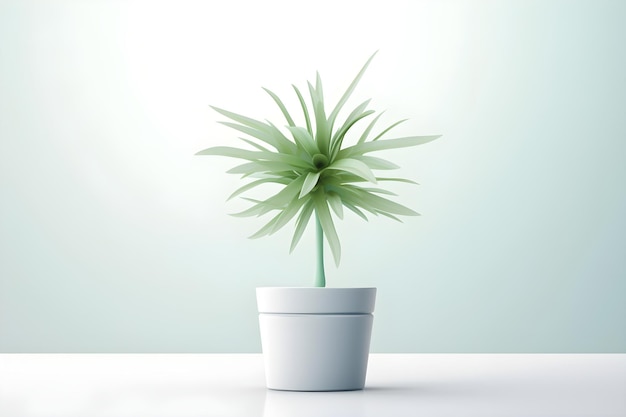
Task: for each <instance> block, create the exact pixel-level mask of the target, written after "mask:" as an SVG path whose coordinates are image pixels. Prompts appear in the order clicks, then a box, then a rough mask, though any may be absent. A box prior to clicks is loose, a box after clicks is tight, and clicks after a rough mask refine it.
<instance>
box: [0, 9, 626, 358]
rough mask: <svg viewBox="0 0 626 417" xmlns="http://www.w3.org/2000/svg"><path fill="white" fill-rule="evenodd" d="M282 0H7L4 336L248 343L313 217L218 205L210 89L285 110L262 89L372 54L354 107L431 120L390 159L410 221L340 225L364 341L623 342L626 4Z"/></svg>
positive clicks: (421, 122)
mask: <svg viewBox="0 0 626 417" xmlns="http://www.w3.org/2000/svg"><path fill="white" fill-rule="evenodd" d="M297 4H298V3H297V2H292V1H287V0H285V1H279V0H269V1H258V2H257V1H252V0H250V1H231V2H208V1H207V2H192V1H170V2H152V1H129V2H123V1H110V2H105V1H78V0H76V1H70V0H68V1H40V2H30V1H17V0H16V1H4V2H0V140H1V148H0V199H1V200H0V203H1V204H0V351H2V352H256V351H259V350H260V343H259V340H258V328H257V321H256V320H257V317H256V306H255V298H254V288H255V287H257V286H268V285H286V286H301V285H310V284H311V283H312V277H313V265H314V259H313V245H312V243H313V242H312V241H313V234H312V233H307V234H306V235H305V237H304V241H303V243H302V245H301V246H300V247H299V248H298V249H297V250H296V252H295V253H294V254H293V255H291V256H289V255H288V245H289V239H290V233H291V230H285V231H284V232H283V233H279V234H277V235H276V236H273V237H271V238H267V239H265V240H255V241H250V240H247V239H246V236H248V235H249V234H251V233H252V232H254V231H255V230H256V229H257V228H258V227H260V226H261V225H262V222H261V221H260V220H256V219H244V220H241V219H234V218H232V217H229V216H227V214H226V213H228V212H233V211H235V210H237V209H238V208H240V207H242V204H241V203H239V202H234V203H228V204H226V203H225V202H224V200H225V198H226V196H227V195H228V194H229V193H230V192H231V191H232V190H233V189H234V187H236V186H237V185H238V184H239V183H238V182H237V180H236V178H232V177H230V176H227V175H226V174H224V171H225V170H226V169H227V168H229V167H230V166H232V165H233V163H234V161H231V160H226V159H219V158H211V157H194V156H193V154H194V153H195V152H196V151H198V150H200V149H204V148H206V147H209V146H212V145H217V144H221V145H223V144H229V143H231V141H235V137H236V134H235V132H233V131H229V130H228V129H226V128H225V127H223V126H220V125H218V124H217V123H216V122H217V121H218V120H220V117H218V115H217V114H215V113H213V112H211V111H210V109H209V107H208V105H209V104H213V105H218V106H221V107H225V108H228V109H231V110H234V111H238V112H241V113H244V114H249V115H251V116H254V117H257V118H261V119H263V118H270V119H272V120H277V121H279V120H280V119H279V117H278V116H279V114H278V112H277V110H276V109H275V108H274V107H273V105H272V103H271V100H270V99H269V97H268V96H266V95H265V93H264V92H263V91H262V90H261V88H260V87H261V86H265V87H268V88H270V89H273V90H274V91H276V92H277V93H278V94H279V95H286V96H287V97H289V99H288V100H287V101H288V105H290V106H293V105H297V102H296V101H295V97H294V96H293V95H292V92H291V87H290V84H291V83H296V84H298V85H299V86H301V87H304V86H305V84H304V83H305V81H306V80H307V79H312V78H313V77H314V74H315V70H320V72H321V74H322V77H323V79H324V82H325V86H326V90H327V91H326V96H327V98H328V99H329V101H331V102H335V101H336V100H337V99H338V97H339V96H340V94H341V91H342V90H343V89H344V88H345V87H346V86H347V84H348V83H349V82H350V80H351V78H352V77H353V76H354V74H355V73H356V71H358V69H359V68H360V66H361V65H362V63H363V62H364V61H365V60H366V59H367V57H368V56H369V55H370V54H371V53H372V52H374V51H375V50H380V52H379V54H378V56H377V57H376V59H375V60H374V62H373V64H372V66H371V68H370V70H369V71H368V73H367V74H366V76H365V78H364V79H363V82H362V84H361V86H360V89H359V90H358V91H357V94H356V95H355V98H354V100H353V101H352V103H353V104H355V105H356V104H358V103H359V102H360V100H361V99H365V98H368V97H373V98H374V100H373V102H372V106H373V108H376V109H380V110H383V109H387V113H386V116H383V119H384V120H385V121H386V122H388V123H389V122H391V121H394V120H396V119H400V118H405V117H408V118H410V121H409V122H407V123H406V124H404V125H402V127H400V128H398V130H397V134H398V135H409V134H439V133H440V134H443V135H444V136H443V138H442V139H440V140H439V141H437V142H434V143H431V144H428V145H424V146H423V147H420V148H414V149H411V150H408V151H392V152H387V153H386V154H385V155H384V156H386V157H387V158H389V159H392V160H394V161H395V162H397V163H399V164H401V165H402V166H403V169H402V170H401V172H400V173H399V174H400V175H404V176H407V177H410V178H413V179H415V180H417V181H419V182H420V183H421V184H422V185H421V186H419V187H411V186H398V187H396V190H397V191H398V192H399V193H400V195H401V197H400V198H399V201H400V202H402V203H404V204H407V205H409V206H411V207H413V208H414V209H416V210H417V211H419V212H421V213H422V217H419V218H408V219H407V220H406V221H405V223H404V224H398V223H395V222H392V221H390V220H388V219H384V218H381V219H378V218H376V219H373V220H371V221H370V222H369V223H368V224H366V223H364V222H362V221H361V220H360V219H358V218H355V217H354V216H352V217H350V218H349V219H347V220H346V221H345V222H343V223H341V224H340V225H339V229H340V236H341V239H342V244H343V248H344V256H343V263H342V265H341V267H340V268H339V269H336V268H334V267H333V266H330V268H329V271H328V279H329V282H330V285H332V286H359V285H361V286H376V287H378V289H379V298H378V304H377V311H376V314H375V315H376V321H375V329H374V335H373V341H372V349H373V351H375V352H626V325H625V318H626V303H625V298H626V256H625V255H626V250H625V248H626V219H625V215H626V186H625V180H626V47H625V46H624V41H625V40H626V25H625V24H624V22H625V21H626V2H624V1H525V0H519V1H438V2H435V1H415V0H410V1H408V0H407V1H400V0H387V1H384V2H381V1H376V2H371V1H336V0H333V1H330V0H329V1H326V0H324V1H319V0H318V1H315V2H309V3H308V5H307V6H297ZM281 123H282V122H281ZM381 156H382V155H381Z"/></svg>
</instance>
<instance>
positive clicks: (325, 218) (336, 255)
mask: <svg viewBox="0 0 626 417" xmlns="http://www.w3.org/2000/svg"><path fill="white" fill-rule="evenodd" d="M313 201H315V212H316V213H317V216H318V218H319V220H320V224H321V225H322V229H323V230H324V236H326V241H327V242H328V246H330V251H331V253H332V255H333V259H334V260H335V265H337V266H339V262H340V260H341V244H340V243H339V236H337V230H335V225H334V223H333V218H332V216H331V215H330V210H329V209H328V204H327V202H326V199H325V198H324V194H323V192H321V191H318V192H317V193H315V194H313Z"/></svg>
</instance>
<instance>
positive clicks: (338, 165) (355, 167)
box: [324, 158, 376, 184]
mask: <svg viewBox="0 0 626 417" xmlns="http://www.w3.org/2000/svg"><path fill="white" fill-rule="evenodd" d="M324 170H339V171H346V172H349V173H351V174H354V175H357V176H359V177H361V178H364V179H366V180H368V181H370V182H373V183H374V184H375V183H376V177H375V176H374V173H373V172H372V171H371V170H370V169H369V167H368V166H367V165H365V163H363V162H361V161H359V160H357V159H350V158H346V159H339V160H337V161H335V162H333V163H332V164H331V165H330V166H328V167H326V168H325V169H324Z"/></svg>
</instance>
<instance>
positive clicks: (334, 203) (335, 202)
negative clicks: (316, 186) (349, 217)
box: [326, 193, 343, 219]
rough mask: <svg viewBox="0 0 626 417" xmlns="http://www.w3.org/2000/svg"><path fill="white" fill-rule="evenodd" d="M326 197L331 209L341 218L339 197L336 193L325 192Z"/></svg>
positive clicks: (341, 210)
mask: <svg viewBox="0 0 626 417" xmlns="http://www.w3.org/2000/svg"><path fill="white" fill-rule="evenodd" d="M326 199H327V200H328V204H330V207H331V208H332V209H333V211H334V212H335V214H336V215H337V217H339V218H340V219H343V203H342V202H341V197H340V196H339V194H337V193H326Z"/></svg>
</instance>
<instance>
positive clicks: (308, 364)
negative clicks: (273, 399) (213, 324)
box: [256, 287, 376, 391]
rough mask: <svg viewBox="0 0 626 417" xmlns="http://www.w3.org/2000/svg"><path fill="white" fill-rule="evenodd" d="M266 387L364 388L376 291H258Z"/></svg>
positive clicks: (265, 289) (337, 289)
mask: <svg viewBox="0 0 626 417" xmlns="http://www.w3.org/2000/svg"><path fill="white" fill-rule="evenodd" d="M256 291H257V304H258V308H259V325H260V330H261V344H262V347H263V357H264V360H265V376H266V381H267V387H268V388H270V389H276V390H289V391H346V390H358V389H363V387H364V385H365V375H366V372H367V359H368V356H369V346H370V338H371V334H372V321H373V316H372V313H373V311H374V303H375V300H376V288H292V287H288V288H285V287H263V288H257V290H256Z"/></svg>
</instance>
